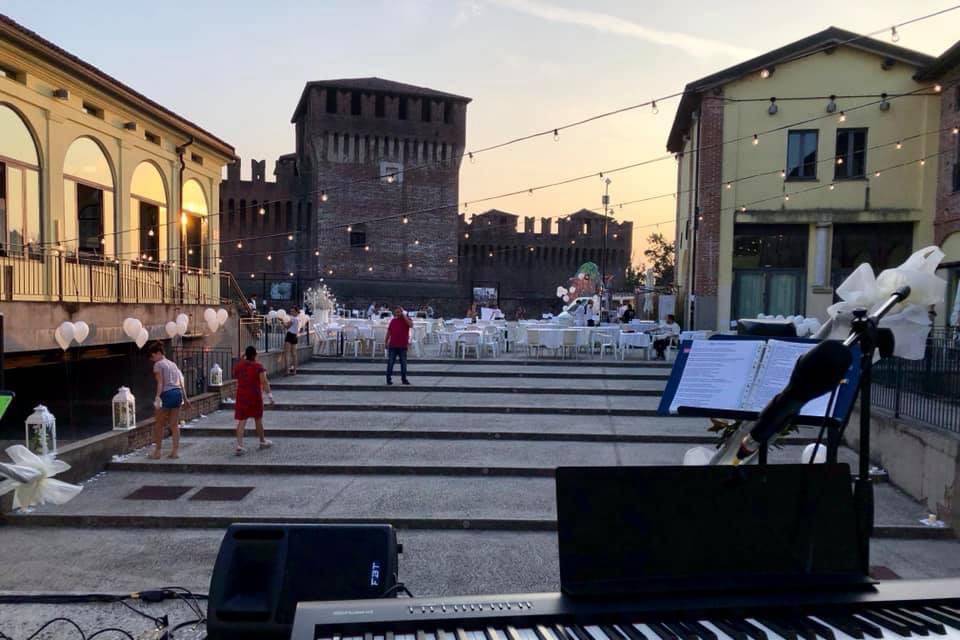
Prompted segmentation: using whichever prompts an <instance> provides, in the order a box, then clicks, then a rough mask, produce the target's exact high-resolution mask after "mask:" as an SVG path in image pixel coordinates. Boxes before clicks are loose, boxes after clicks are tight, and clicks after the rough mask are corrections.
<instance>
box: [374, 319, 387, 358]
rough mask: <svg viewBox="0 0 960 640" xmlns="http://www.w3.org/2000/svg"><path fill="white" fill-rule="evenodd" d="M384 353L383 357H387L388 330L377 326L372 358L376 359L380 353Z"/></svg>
mask: <svg viewBox="0 0 960 640" xmlns="http://www.w3.org/2000/svg"><path fill="white" fill-rule="evenodd" d="M381 351H382V352H383V357H384V358H386V357H387V328H386V327H382V326H376V327H374V328H373V346H372V347H371V348H370V357H371V358H375V357H376V356H377V353H378V352H381Z"/></svg>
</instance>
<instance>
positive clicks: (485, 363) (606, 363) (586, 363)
mask: <svg viewBox="0 0 960 640" xmlns="http://www.w3.org/2000/svg"><path fill="white" fill-rule="evenodd" d="M384 360H385V359H384V358H382V357H377V358H369V357H367V358H352V357H345V358H338V357H329V356H314V357H313V358H312V360H311V362H313V363H324V364H325V365H326V364H333V363H361V364H369V363H370V362H377V361H381V362H382V361H384ZM410 361H411V362H417V363H423V364H445V365H451V364H452V365H458V366H471V367H517V368H522V367H551V368H568V367H577V368H583V369H591V368H594V367H599V368H603V367H607V368H613V369H631V368H635V369H668V370H669V369H671V368H672V367H673V363H672V362H656V361H654V362H651V361H648V360H615V359H613V358H611V359H609V360H600V359H567V360H560V359H554V358H543V359H533V358H529V359H528V358H525V357H524V358H517V359H513V358H501V359H498V360H493V359H490V358H483V359H479V360H474V359H463V358H461V359H454V358H410Z"/></svg>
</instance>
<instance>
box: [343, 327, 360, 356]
mask: <svg viewBox="0 0 960 640" xmlns="http://www.w3.org/2000/svg"><path fill="white" fill-rule="evenodd" d="M360 343H361V340H360V331H359V330H358V329H357V328H356V327H355V326H353V325H347V326H346V327H344V328H343V355H347V348H349V347H353V357H354V358H356V357H357V355H358V354H359V353H360V347H361V344H360Z"/></svg>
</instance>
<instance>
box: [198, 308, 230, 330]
mask: <svg viewBox="0 0 960 640" xmlns="http://www.w3.org/2000/svg"><path fill="white" fill-rule="evenodd" d="M229 317H230V314H228V313H227V310H226V309H210V308H209V307H208V308H207V309H205V310H204V311H203V319H204V321H205V322H206V323H207V328H208V329H210V333H216V332H217V329H219V328H220V327H222V326H223V325H224V324H226V322H227V318H229Z"/></svg>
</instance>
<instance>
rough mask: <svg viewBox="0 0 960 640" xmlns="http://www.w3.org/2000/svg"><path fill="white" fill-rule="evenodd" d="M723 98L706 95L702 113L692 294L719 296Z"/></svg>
mask: <svg viewBox="0 0 960 640" xmlns="http://www.w3.org/2000/svg"><path fill="white" fill-rule="evenodd" d="M722 98H723V96H722V95H720V94H711V95H706V96H704V98H703V103H702V106H701V109H700V138H699V143H700V144H699V146H700V151H699V165H700V166H699V180H700V184H699V190H700V198H699V202H700V215H701V216H702V217H703V220H700V221H699V222H698V223H697V224H698V225H699V229H698V230H697V238H696V249H695V251H696V254H697V256H696V261H697V265H696V274H695V282H694V291H693V293H694V294H695V295H698V296H716V295H717V282H718V279H719V272H720V221H721V211H720V184H721V181H722V180H723V175H722V174H723V99H722Z"/></svg>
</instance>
